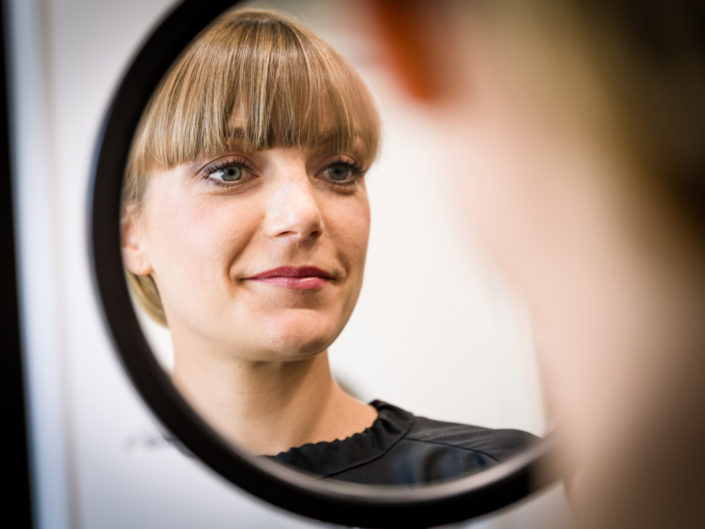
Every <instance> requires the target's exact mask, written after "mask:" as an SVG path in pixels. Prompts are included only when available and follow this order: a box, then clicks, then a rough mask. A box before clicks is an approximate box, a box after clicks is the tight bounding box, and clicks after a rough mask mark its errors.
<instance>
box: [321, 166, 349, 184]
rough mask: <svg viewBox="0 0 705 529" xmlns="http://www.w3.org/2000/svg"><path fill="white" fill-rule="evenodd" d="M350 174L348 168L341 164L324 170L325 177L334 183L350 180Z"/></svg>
mask: <svg viewBox="0 0 705 529" xmlns="http://www.w3.org/2000/svg"><path fill="white" fill-rule="evenodd" d="M351 172H352V169H350V166H348V165H345V164H343V163H336V164H333V165H331V166H330V167H328V168H327V169H326V170H325V173H326V176H327V177H328V178H330V179H331V180H333V181H334V182H344V181H345V180H347V179H348V178H350V173H351Z"/></svg>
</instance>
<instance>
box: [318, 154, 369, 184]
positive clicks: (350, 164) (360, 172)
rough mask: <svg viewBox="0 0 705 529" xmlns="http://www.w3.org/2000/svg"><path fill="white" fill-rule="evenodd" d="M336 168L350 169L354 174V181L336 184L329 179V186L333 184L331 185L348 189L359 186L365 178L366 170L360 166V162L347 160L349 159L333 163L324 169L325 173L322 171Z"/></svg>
mask: <svg viewBox="0 0 705 529" xmlns="http://www.w3.org/2000/svg"><path fill="white" fill-rule="evenodd" d="M334 166H343V167H346V168H347V169H349V170H350V172H351V173H352V179H351V180H350V181H347V182H336V181H335V180H331V179H328V178H327V179H325V180H326V182H327V183H329V184H331V185H334V186H336V187H347V186H352V185H355V184H357V183H358V182H359V181H360V179H361V178H362V177H363V176H365V168H364V167H363V166H362V165H360V164H359V163H358V162H356V161H352V160H347V159H339V160H334V161H333V162H331V163H329V164H327V165H326V166H325V167H324V168H323V171H321V172H325V171H326V170H328V169H330V168H331V167H334Z"/></svg>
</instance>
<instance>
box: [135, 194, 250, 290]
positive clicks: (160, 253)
mask: <svg viewBox="0 0 705 529" xmlns="http://www.w3.org/2000/svg"><path fill="white" fill-rule="evenodd" d="M253 213H254V212H253V208H250V207H246V206H243V207H239V206H238V205H235V204H231V203H229V202H227V201H226V200H224V199H223V197H205V198H194V197H185V196H180V195H179V194H178V193H164V194H162V195H161V196H160V200H154V201H153V204H152V209H151V214H150V216H149V224H148V236H149V253H150V258H151V259H152V261H153V266H154V270H155V275H156V276H157V278H158V279H162V280H163V281H162V282H164V281H165V280H166V279H167V278H170V279H171V280H172V281H178V282H180V283H181V285H183V286H186V285H188V284H189V283H191V282H194V284H196V285H204V284H207V283H208V282H210V281H213V280H216V279H218V278H220V277H222V276H226V275H227V274H228V273H229V267H230V263H231V262H232V261H233V260H234V259H235V257H236V256H237V255H238V254H239V253H240V252H241V251H242V250H243V248H244V247H245V246H246V245H247V243H248V241H249V239H250V237H251V235H252V231H253V230H254V229H256V222H255V220H254V214H253Z"/></svg>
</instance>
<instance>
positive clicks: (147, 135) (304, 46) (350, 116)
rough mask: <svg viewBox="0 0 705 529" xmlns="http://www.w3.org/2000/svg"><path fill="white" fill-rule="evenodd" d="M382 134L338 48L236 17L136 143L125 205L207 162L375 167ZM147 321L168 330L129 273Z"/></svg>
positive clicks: (192, 57)
mask: <svg viewBox="0 0 705 529" xmlns="http://www.w3.org/2000/svg"><path fill="white" fill-rule="evenodd" d="M379 135H380V124H379V117H378V114H377V110H376V108H375V105H374V102H373V100H372V97H371V96H370V94H369V92H368V90H367V88H366V87H365V85H364V83H363V82H362V80H361V79H360V78H359V76H358V75H357V73H356V72H355V71H354V70H353V68H352V67H351V66H350V65H349V64H348V63H347V61H345V59H343V58H342V57H341V56H340V55H339V54H338V53H337V52H336V51H335V50H334V49H333V48H332V47H331V46H329V45H328V44H327V43H325V42H324V41H322V40H321V39H319V38H318V37H317V36H316V35H314V34H313V33H311V32H310V31H308V30H307V29H305V28H304V27H302V26H301V25H299V24H298V23H296V22H294V21H292V20H290V19H288V18H286V17H284V16H282V15H280V14H278V13H275V12H272V11H267V10H259V9H258V10H254V9H247V10H233V11H229V12H227V13H225V14H224V15H222V16H221V17H219V18H218V19H216V21H215V22H214V23H213V24H211V25H210V26H209V27H208V28H206V29H205V30H204V31H203V32H202V33H201V34H200V35H199V36H198V37H197V38H196V39H195V40H194V41H193V42H192V43H191V44H190V45H189V47H188V48H187V49H186V50H185V51H184V52H183V53H182V54H181V56H180V57H179V58H178V59H177V60H176V62H175V63H174V65H173V66H172V67H171V69H170V71H169V72H168V73H167V74H166V76H165V78H164V79H163V80H162V82H161V84H160V86H159V87H158V89H157V91H156V92H155V94H154V95H153V97H152V99H151V101H150V102H149V104H148V106H147V108H146V110H145V112H144V114H143V116H142V118H141V121H140V124H139V126H138V128H137V132H136V133H135V137H134V140H133V144H132V147H131V151H130V156H129V160H128V165H127V169H126V173H125V180H124V185H123V193H122V200H123V205H124V206H125V208H124V210H125V211H126V210H127V209H128V208H129V209H130V211H131V212H132V214H135V213H137V214H138V213H139V211H140V208H141V206H142V198H143V196H144V193H145V191H146V189H147V185H148V182H149V174H150V171H152V170H154V169H155V168H164V169H168V168H172V167H174V166H176V165H178V164H180V163H183V162H186V161H190V160H194V159H196V158H198V157H201V156H213V155H217V154H221V153H224V152H228V150H229V149H230V146H231V145H232V144H233V142H237V145H238V147H239V148H242V149H244V150H245V151H247V152H253V151H257V150H262V149H268V148H272V147H294V146H301V147H306V148H311V149H315V148H317V147H321V146H323V145H325V146H328V147H330V148H331V149H334V150H336V151H339V152H349V153H354V154H355V155H356V157H357V158H358V159H359V160H360V163H361V164H362V165H363V167H365V168H367V167H368V166H369V164H371V163H372V161H373V160H374V158H375V156H376V153H377V148H378V144H379ZM126 274H127V279H128V283H129V286H130V288H131V290H132V292H133V293H134V295H135V296H136V298H137V300H138V301H139V303H140V304H141V305H142V307H143V308H144V309H145V310H146V312H147V313H148V314H149V315H150V316H151V317H152V318H153V319H155V320H156V321H157V322H159V323H161V324H163V325H166V317H165V314H164V309H163V307H162V304H161V299H160V297H159V293H158V291H157V286H156V283H155V282H154V279H153V278H152V277H151V276H148V275H145V276H138V275H135V274H133V273H131V272H129V271H126Z"/></svg>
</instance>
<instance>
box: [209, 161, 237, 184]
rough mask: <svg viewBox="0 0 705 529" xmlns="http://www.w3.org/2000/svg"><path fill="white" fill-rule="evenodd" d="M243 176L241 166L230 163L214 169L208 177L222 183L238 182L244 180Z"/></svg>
mask: <svg viewBox="0 0 705 529" xmlns="http://www.w3.org/2000/svg"><path fill="white" fill-rule="evenodd" d="M243 174H244V171H243V168H242V166H241V165H239V164H233V163H229V164H227V165H224V166H222V167H216V168H213V169H212V170H211V171H209V172H208V177H209V178H213V179H214V180H219V181H221V182H237V181H239V180H241V179H242V176H243Z"/></svg>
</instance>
